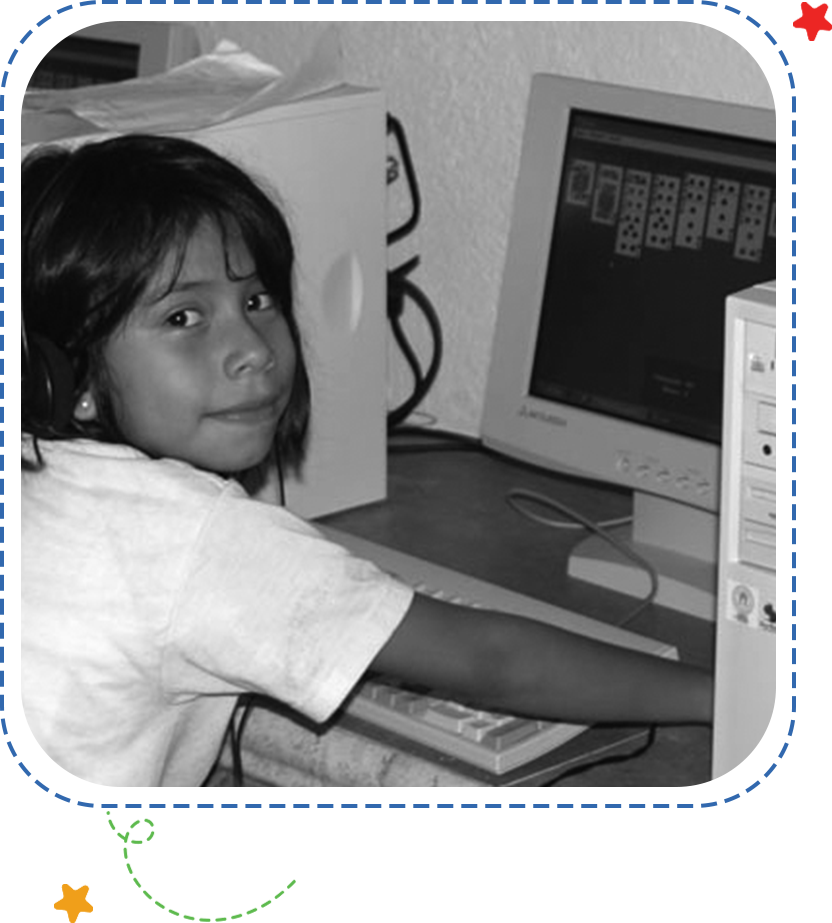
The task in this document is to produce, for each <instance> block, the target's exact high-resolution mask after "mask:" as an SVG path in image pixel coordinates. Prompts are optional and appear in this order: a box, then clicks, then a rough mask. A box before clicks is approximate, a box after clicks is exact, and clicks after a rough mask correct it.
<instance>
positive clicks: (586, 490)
mask: <svg viewBox="0 0 832 923" xmlns="http://www.w3.org/2000/svg"><path fill="white" fill-rule="evenodd" d="M401 444H402V441H399V442H397V443H396V445H401ZM394 448H395V446H394ZM516 487H522V488H524V489H527V490H536V491H540V492H542V493H545V494H548V495H550V496H552V497H555V498H556V499H559V500H562V501H564V502H566V503H568V504H570V505H571V506H572V507H574V508H576V509H578V510H579V511H581V512H582V513H584V514H585V515H586V516H588V517H590V518H591V519H594V520H603V519H608V518H611V517H617V516H621V515H627V514H628V513H629V511H630V506H631V502H630V497H629V494H628V493H627V492H625V491H621V492H618V491H615V490H610V489H607V488H600V487H599V486H597V485H594V484H589V483H585V482H581V481H577V480H574V479H568V478H561V477H558V476H555V475H550V474H548V473H547V472H543V471H540V470H539V469H536V468H532V467H530V466H527V465H523V464H520V463H515V462H512V461H509V460H506V459H503V458H497V457H495V456H492V455H488V454H484V453H480V452H473V451H464V450H460V451H427V452H422V451H418V452H400V451H393V452H392V453H391V455H390V459H389V471H388V499H387V500H386V501H385V502H383V503H378V504H373V505H372V506H367V507H363V508H361V509H358V510H351V511H348V512H346V513H340V514H337V515H335V516H330V517H328V518H327V520H326V521H327V522H328V523H329V524H331V525H333V526H336V527H337V528H339V529H343V530H344V531H346V532H351V533H353V534H355V535H359V536H361V537H363V538H367V539H370V540H371V541H375V542H379V543H381V544H385V545H389V546H391V547H393V548H397V549H398V550H400V551H404V552H407V553H408V554H413V555H417V556H419V557H422V558H427V559H428V560H432V561H435V562H437V563H439V564H442V565H444V566H446V567H450V568H453V569H455V570H459V571H462V572H463V573H467V574H470V575H472V576H474V577H479V578H480V579H482V580H487V581H490V582H492V583H497V584H500V585H501V586H505V587H508V588H509V589H512V590H515V591H517V592H519V593H524V594H526V595H528V596H535V597H538V598H540V599H543V600H545V601H547V602H551V603H555V604H557V605H561V606H564V607H566V608H568V609H572V610H573V611H575V612H580V613H582V614H584V615H588V616H591V617H593V618H597V619H600V620H602V621H605V622H610V623H612V624H620V623H621V622H622V621H623V620H624V619H626V618H627V616H628V614H629V613H630V612H631V611H632V610H633V608H634V600H633V599H632V598H630V597H626V596H621V595H620V594H618V593H614V592H612V591H609V590H604V589H602V588H599V587H594V586H590V585H588V584H585V583H583V582H582V581H578V580H574V579H573V578H570V577H569V576H567V574H566V562H567V558H568V554H569V551H570V549H571V548H572V546H573V545H574V544H575V543H576V542H577V541H579V540H580V539H581V538H582V537H583V536H582V535H581V533H579V532H575V531H564V530H555V529H551V528H547V527H546V526H543V525H540V524H538V523H535V522H532V521H530V520H528V519H526V518H525V517H523V516H521V515H519V514H518V513H517V512H516V511H515V510H513V509H512V508H511V507H510V506H509V505H508V503H507V502H506V499H505V498H506V494H507V493H508V491H509V490H511V489H512V488H516ZM628 628H629V629H630V630H632V631H636V632H639V633H641V634H645V635H648V636H651V637H654V638H658V639H660V640H663V641H668V642H670V643H672V644H675V645H676V647H677V648H678V649H679V654H680V657H681V659H682V660H683V661H686V662H689V663H694V664H697V665H699V666H705V667H711V666H712V663H713V645H714V627H713V624H712V623H707V622H704V621H702V620H701V619H696V618H691V617H688V616H684V615H681V614H679V613H677V612H674V611H672V610H669V609H663V608H661V607H658V606H652V607H650V608H648V609H647V610H646V611H644V612H643V613H642V614H641V615H639V616H638V617H637V618H636V619H635V620H634V621H633V622H631V623H630V624H629V625H628ZM590 733H591V732H590ZM710 760H711V732H710V729H709V728H704V727H665V728H660V729H659V731H658V733H657V735H656V741H655V743H654V745H653V746H652V747H651V748H650V750H648V751H647V752H646V753H644V754H643V755H642V756H639V757H636V758H634V759H632V760H629V761H627V762H622V763H617V764H614V765H608V766H597V767H595V768H593V769H587V770H586V771H584V772H583V773H581V774H580V775H576V776H573V777H571V778H570V779H568V780H564V785H581V786H604V785H630V786H636V785H694V784H697V783H701V782H705V781H707V780H708V779H709V778H710Z"/></svg>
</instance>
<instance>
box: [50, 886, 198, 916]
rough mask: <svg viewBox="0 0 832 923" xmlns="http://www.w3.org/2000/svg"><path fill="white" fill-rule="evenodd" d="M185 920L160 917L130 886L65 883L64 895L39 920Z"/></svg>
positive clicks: (62, 888)
mask: <svg viewBox="0 0 832 923" xmlns="http://www.w3.org/2000/svg"><path fill="white" fill-rule="evenodd" d="M113 920H118V921H119V923H145V921H147V923H151V921H154V923H155V921H159V920H164V921H166V923H182V917H160V916H159V914H158V913H156V911H155V910H153V908H152V907H150V905H149V904H147V903H146V902H145V901H143V900H142V899H141V898H140V897H139V895H138V894H136V892H135V891H134V890H133V889H132V888H131V887H130V885H61V896H60V897H59V898H58V899H57V900H56V901H55V903H54V904H52V905H51V906H50V907H49V908H47V910H46V911H45V912H44V913H42V914H41V915H40V916H39V917H38V918H37V920H36V921H35V923H112V921H113Z"/></svg>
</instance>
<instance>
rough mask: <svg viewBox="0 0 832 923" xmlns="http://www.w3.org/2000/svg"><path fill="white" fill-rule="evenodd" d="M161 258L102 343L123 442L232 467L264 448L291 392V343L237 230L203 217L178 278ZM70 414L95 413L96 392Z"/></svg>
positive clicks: (257, 458) (212, 466)
mask: <svg viewBox="0 0 832 923" xmlns="http://www.w3.org/2000/svg"><path fill="white" fill-rule="evenodd" d="M174 273H175V262H174V255H173V254H171V256H170V257H169V258H168V259H167V260H165V262H164V264H163V265H162V266H161V267H160V270H159V271H158V272H157V274H156V276H155V277H154V278H153V279H152V280H151V283H150V285H149V286H148V290H147V292H146V293H145V296H144V297H143V298H142V299H141V300H140V302H139V304H138V305H137V306H136V308H135V309H134V311H133V312H132V314H130V315H129V317H128V318H127V320H126V321H125V323H124V324H123V325H122V327H121V328H119V329H118V330H117V331H116V332H115V333H114V334H113V336H112V337H111V338H110V340H109V341H108V342H107V343H106V345H105V347H104V363H105V367H106V370H107V378H108V380H109V382H110V383H111V395H110V397H111V400H112V403H113V409H114V412H115V416H116V420H117V422H118V425H119V428H120V430H121V432H122V434H123V436H124V438H125V440H126V441H127V442H129V443H130V444H131V445H134V446H136V447H137V448H139V449H142V450H143V451H145V452H147V453H148V454H149V455H151V456H154V457H168V458H178V459H181V460H182V461H187V462H190V463H191V464H193V465H196V466H197V467H199V468H203V469H206V470H209V471H216V472H222V473H231V472H236V471H243V470H246V469H247V468H251V467H254V466H255V465H257V464H259V463H260V462H261V461H263V459H264V458H265V457H266V456H267V455H268V453H269V451H270V449H271V447H272V443H273V441H274V436H275V432H276V429H277V425H278V422H279V421H280V418H281V416H282V414H283V412H284V410H285V409H286V406H287V404H288V401H289V397H290V394H291V388H292V382H293V379H294V371H295V362H296V355H295V348H294V345H293V342H292V337H291V334H290V332H289V328H288V325H287V322H286V318H285V316H284V314H283V310H282V308H281V306H280V305H279V304H278V303H277V302H276V300H275V299H274V298H273V297H272V295H271V294H270V293H268V292H266V291H264V290H263V285H262V283H261V282H260V280H259V279H258V277H257V275H256V268H255V266H254V261H253V260H252V258H251V255H250V254H249V252H248V250H247V248H246V247H245V244H244V243H243V241H242V240H241V239H240V237H239V235H238V234H232V233H228V234H226V235H225V239H224V238H223V235H222V234H221V233H220V231H219V229H218V228H217V227H216V226H215V225H214V224H212V223H208V222H205V223H203V224H202V225H200V226H199V228H198V229H197V231H196V232H195V233H194V235H193V237H192V238H191V240H190V242H189V243H188V246H187V249H186V251H185V255H184V259H183V261H182V265H181V269H180V271H179V273H178V275H176V276H175V279H174V282H173V285H171V281H170V280H171V279H172V278H174ZM85 397H86V398H87V399H88V403H87V408H88V409H87V410H86V411H82V409H81V402H79V406H78V408H77V409H76V416H77V417H78V418H79V419H82V418H83V417H82V414H83V413H85V412H86V413H87V414H89V416H88V417H87V419H94V414H95V413H97V408H96V404H95V398H96V396H95V394H91V393H88V394H86V395H85Z"/></svg>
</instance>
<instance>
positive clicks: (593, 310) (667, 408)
mask: <svg viewBox="0 0 832 923" xmlns="http://www.w3.org/2000/svg"><path fill="white" fill-rule="evenodd" d="M774 169H775V149H774V145H773V144H770V143H765V142H761V141H756V140H752V139H747V138H737V137H734V136H731V135H722V134H716V133H710V132H704V131H697V130H693V129H690V128H686V127H684V126H683V125H667V124H661V123H656V122H647V121H642V120H636V119H630V118H621V117H618V116H615V115H609V114H606V113H600V112H587V111H577V110H576V111H573V112H572V113H571V114H570V121H569V127H568V131H567V139H566V147H565V151H564V169H563V171H562V173H561V180H560V189H559V194H558V203H557V211H556V214H555V216H554V228H553V234H552V244H551V247H550V249H549V256H548V266H547V271H546V282H545V286H544V290H543V296H542V305H541V313H540V324H539V328H538V333H537V343H536V349H535V355H534V363H533V366H532V372H531V381H530V385H529V393H530V394H532V395H534V396H537V397H540V398H542V399H544V400H546V399H550V400H555V401H563V402H565V403H567V404H572V405H575V406H578V407H584V408H586V409H588V410H595V411H598V412H600V413H605V414H610V415H612V416H615V417H619V418H621V419H625V420H633V421H635V422H638V423H643V424H645V425H647V426H651V427H659V428H662V429H666V430H668V431H670V432H674V433H680V434H682V435H685V436H691V437H693V438H696V439H705V440H708V441H710V442H718V441H719V436H720V418H721V410H722V406H721V403H722V388H721V382H722V363H723V351H722V342H723V337H724V331H723V326H724V312H725V297H726V295H727V294H729V293H730V292H734V291H738V290H740V289H744V288H747V287H749V286H751V285H753V284H754V283H756V282H760V281H765V280H768V279H772V278H774V276H775V195H774ZM682 281H683V282H684V284H683V285H680V284H679V283H680V282H682Z"/></svg>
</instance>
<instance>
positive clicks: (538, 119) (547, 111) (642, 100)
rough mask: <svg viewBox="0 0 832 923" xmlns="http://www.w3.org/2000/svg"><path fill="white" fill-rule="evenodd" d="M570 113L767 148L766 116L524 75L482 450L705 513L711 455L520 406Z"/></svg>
mask: <svg viewBox="0 0 832 923" xmlns="http://www.w3.org/2000/svg"><path fill="white" fill-rule="evenodd" d="M574 110H579V111H584V112H590V113H601V114H609V115H612V116H621V117H624V118H633V119H639V120H643V121H649V122H654V123H664V124H667V125H669V126H676V127H683V128H691V129H694V130H701V131H704V132H708V133H710V134H723V135H732V136H736V137H741V138H749V139H752V140H760V141H767V142H775V140H776V120H775V113H774V111H773V110H767V109H758V108H753V107H749V106H741V105H736V104H731V103H724V102H717V101H712V100H705V99H699V98H694V97H685V96H678V95H674V94H669V93H662V92H658V91H654V90H647V89H642V88H636V87H622V86H614V85H611V84H603V83H595V82H591V81H586V80H580V79H576V78H570V77H562V76H557V75H552V74H535V75H534V76H533V78H532V84H531V92H530V95H529V104H528V112H527V118H526V125H525V132H524V138H523V146H522V151H521V158H520V168H519V173H518V177H517V185H516V190H515V203H514V211H513V216H512V224H511V228H510V233H509V241H508V249H507V257H506V264H505V270H504V274H503V282H502V289H501V293H500V301H499V304H498V313H497V324H496V330H495V337H494V344H493V348H492V356H491V364H490V369H489V374H488V380H487V385H486V396H485V404H484V412H483V421H482V429H481V433H482V439H483V441H484V442H485V444H486V445H488V446H489V447H491V448H493V449H495V450H497V451H499V452H502V453H504V454H506V455H509V456H512V457H515V458H519V459H522V460H524V461H528V462H531V463H533V464H536V465H539V466H542V467H546V468H549V469H553V470H556V471H563V472H566V473H570V474H575V475H578V476H581V477H586V478H591V479H594V480H599V481H603V482H608V483H612V484H618V485H622V486H624V487H628V488H631V489H633V490H636V491H639V492H643V493H648V494H656V495H658V496H664V497H667V498H669V499H672V500H675V501H679V502H682V503H684V504H687V505H690V506H695V507H699V508H702V509H706V510H713V511H716V510H717V509H718V503H719V496H718V495H719V490H718V486H719V466H720V451H719V447H718V446H717V445H714V444H713V443H710V442H706V441H700V440H697V439H694V438H691V437H687V436H683V435H679V434H675V433H670V432H665V431H662V430H660V429H656V428H654V427H649V426H644V425H642V424H639V423H637V422H632V421H628V420H619V419H616V418H614V417H610V416H607V415H605V414H603V413H599V412H596V411H591V410H585V409H582V408H578V407H574V406H570V405H567V404H563V403H559V402H557V401H553V400H549V399H544V398H539V397H533V396H531V395H530V394H529V382H530V379H531V370H532V363H533V360H534V352H535V343H536V339H537V333H538V327H539V322H540V312H541V308H542V299H543V290H544V286H545V282H546V274H547V268H548V262H549V251H550V246H551V240H552V234H553V230H554V223H555V212H556V208H557V202H558V195H559V191H560V188H561V174H562V169H563V163H564V152H565V149H566V143H567V139H568V129H569V124H570V116H571V113H572V112H573V111H574Z"/></svg>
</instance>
